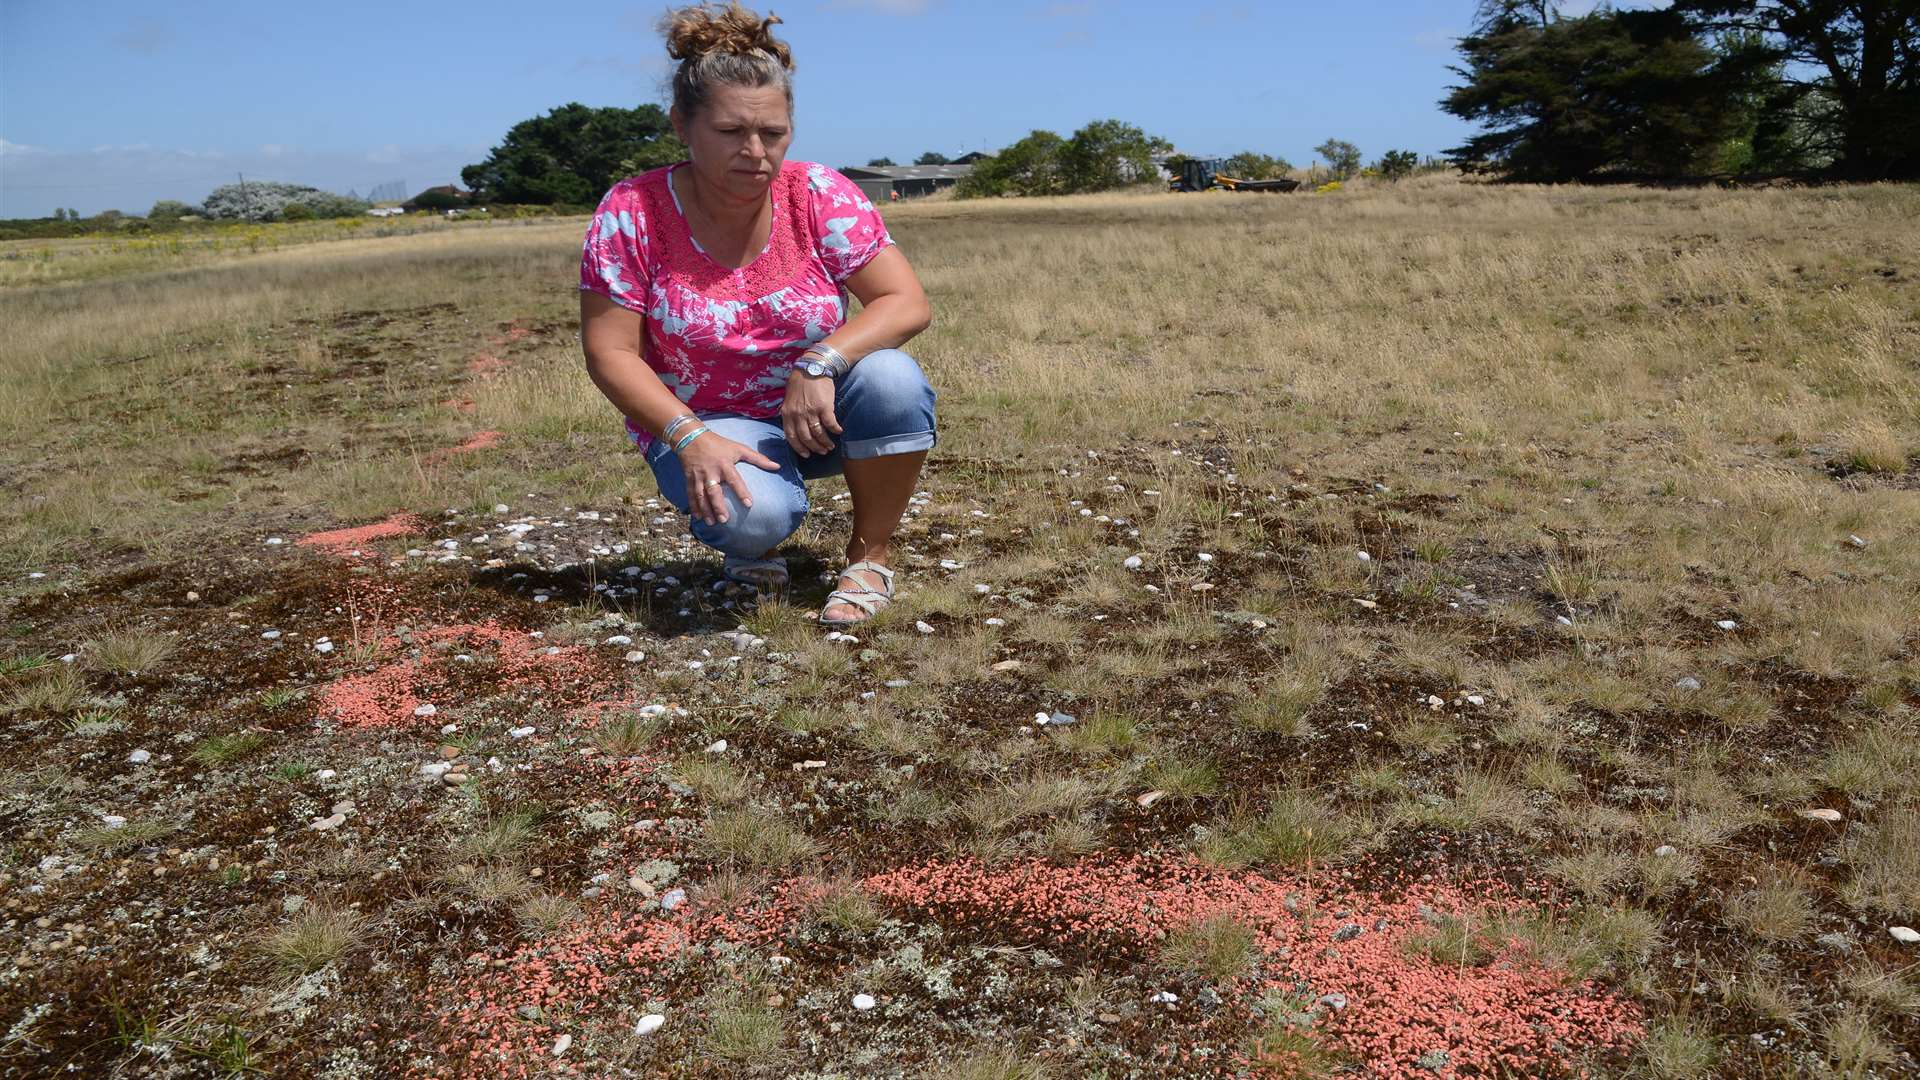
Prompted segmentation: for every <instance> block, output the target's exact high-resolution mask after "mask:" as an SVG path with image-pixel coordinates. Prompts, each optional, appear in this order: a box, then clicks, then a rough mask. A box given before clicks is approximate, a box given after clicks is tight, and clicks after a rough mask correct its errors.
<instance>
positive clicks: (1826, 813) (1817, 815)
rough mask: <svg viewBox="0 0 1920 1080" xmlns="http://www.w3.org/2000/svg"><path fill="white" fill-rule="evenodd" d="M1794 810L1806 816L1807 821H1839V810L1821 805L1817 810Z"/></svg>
mask: <svg viewBox="0 0 1920 1080" xmlns="http://www.w3.org/2000/svg"><path fill="white" fill-rule="evenodd" d="M1794 812H1795V813H1797V814H1799V815H1800V816H1801V817H1803V818H1806V819H1807V820H1808V821H1825V822H1830V823H1838V822H1839V821H1840V811H1838V810H1829V809H1827V808H1825V807H1821V808H1820V809H1818V810H1796V811H1794Z"/></svg>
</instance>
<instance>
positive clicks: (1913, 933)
mask: <svg viewBox="0 0 1920 1080" xmlns="http://www.w3.org/2000/svg"><path fill="white" fill-rule="evenodd" d="M1887 933H1889V934H1892V935H1893V940H1895V941H1898V942H1899V943H1901V944H1902V945H1911V944H1913V943H1914V942H1916V941H1920V930H1915V929H1914V928H1913V927H1911V926H1889V927H1887Z"/></svg>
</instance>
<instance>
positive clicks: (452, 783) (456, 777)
mask: <svg viewBox="0 0 1920 1080" xmlns="http://www.w3.org/2000/svg"><path fill="white" fill-rule="evenodd" d="M440 782H441V783H443V784H445V785H447V786H448V787H459V786H460V785H461V784H464V783H466V782H467V774H466V773H463V772H450V773H448V774H447V775H445V776H443V777H441V778H440Z"/></svg>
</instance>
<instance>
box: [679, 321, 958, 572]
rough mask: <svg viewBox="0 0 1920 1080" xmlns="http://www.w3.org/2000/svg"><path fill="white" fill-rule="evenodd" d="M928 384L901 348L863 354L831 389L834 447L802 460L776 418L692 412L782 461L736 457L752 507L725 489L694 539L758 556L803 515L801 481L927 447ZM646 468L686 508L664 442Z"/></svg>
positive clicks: (682, 478) (696, 526) (683, 479)
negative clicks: (713, 515) (775, 468)
mask: <svg viewBox="0 0 1920 1080" xmlns="http://www.w3.org/2000/svg"><path fill="white" fill-rule="evenodd" d="M933 398H934V394H933V387H932V386H931V385H929V384H928V383H927V377H926V375H925V374H923V373H922V372H921V371H920V365H919V364H916V363H914V361H913V357H911V356H908V355H907V354H906V353H904V352H901V351H900V350H899V349H880V350H878V351H876V352H871V353H868V354H867V355H866V356H864V357H862V358H861V360H860V362H859V363H857V364H855V365H853V369H852V370H850V371H848V372H847V374H846V375H845V376H843V377H842V378H841V379H840V382H839V384H838V385H837V386H835V387H834V393H833V415H834V419H836V420H838V421H839V422H840V434H839V435H838V436H829V437H830V438H832V439H833V443H834V446H833V452H832V453H830V454H825V455H815V456H813V457H807V458H803V457H800V456H798V455H797V454H795V453H794V452H793V448H792V447H791V446H788V445H787V435H786V432H785V431H784V430H782V429H781V427H780V419H779V417H773V418H771V419H766V420H757V419H754V418H752V417H748V416H737V415H735V414H733V413H728V412H718V411H714V410H707V411H696V413H695V415H697V416H699V417H700V419H701V421H702V422H703V423H705V424H706V425H707V427H709V428H711V429H713V432H714V433H715V434H717V435H719V436H721V437H722V438H726V439H732V440H733V441H734V442H737V443H740V444H741V445H743V446H746V447H749V448H751V449H754V450H758V451H759V452H761V453H762V454H765V455H766V456H768V457H770V458H772V459H773V460H774V461H777V462H779V463H780V471H779V472H768V471H767V470H765V469H763V468H761V467H760V466H758V465H751V464H748V463H747V462H744V461H743V462H740V463H739V464H738V465H736V466H734V467H735V468H736V469H738V470H739V472H740V475H741V476H742V477H743V478H744V479H745V480H746V482H747V491H748V492H750V493H751V494H752V495H753V506H752V507H751V508H749V507H745V506H742V505H740V497H739V496H738V495H735V494H734V493H733V490H732V489H731V488H728V489H727V490H726V499H727V520H726V521H724V522H721V523H720V524H718V525H710V524H708V523H707V522H704V521H700V520H699V519H697V518H696V519H695V520H694V522H693V526H692V531H693V538H694V539H695V540H698V541H700V542H701V543H703V544H705V545H707V546H708V547H710V548H714V549H716V550H718V551H721V552H724V553H725V554H728V555H735V556H739V557H742V558H748V559H757V558H760V557H761V556H763V555H765V554H766V553H767V552H769V551H772V550H773V549H774V548H776V547H779V546H780V542H781V541H783V540H785V539H786V538H787V537H789V536H792V535H793V533H794V530H796V529H798V528H799V527H800V523H801V522H802V521H804V520H805V519H806V516H807V486H806V481H808V480H817V479H819V478H820V477H822V476H834V475H837V474H838V473H840V472H841V471H842V470H843V468H844V467H845V464H846V460H847V459H848V458H852V459H853V460H855V461H860V460H863V459H865V458H875V457H884V456H886V455H888V454H911V453H915V452H917V451H921V450H930V449H932V448H933V444H934V441H935V433H934V427H933ZM646 460H647V465H648V466H650V467H651V468H652V469H653V479H654V482H655V483H657V484H659V485H660V494H661V495H662V496H664V497H665V498H666V500H667V501H668V502H670V503H672V504H673V505H674V508H675V509H677V510H679V511H680V512H681V513H683V514H684V513H686V512H687V476H686V473H685V472H684V471H683V470H682V469H681V467H680V459H679V457H678V456H677V455H675V454H674V452H673V448H672V447H671V446H669V445H668V444H667V443H666V442H665V441H664V440H661V439H655V440H654V441H653V445H651V446H649V447H647V457H646Z"/></svg>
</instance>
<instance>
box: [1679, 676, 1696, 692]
mask: <svg viewBox="0 0 1920 1080" xmlns="http://www.w3.org/2000/svg"><path fill="white" fill-rule="evenodd" d="M1673 688H1674V689H1675V690H1685V691H1687V692H1688V693H1692V692H1693V691H1695V690H1698V689H1700V680H1699V679H1696V678H1694V677H1693V676H1691V675H1687V676H1684V677H1682V678H1681V679H1679V680H1678V681H1676V682H1675V683H1674V684H1673Z"/></svg>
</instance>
